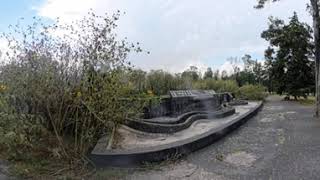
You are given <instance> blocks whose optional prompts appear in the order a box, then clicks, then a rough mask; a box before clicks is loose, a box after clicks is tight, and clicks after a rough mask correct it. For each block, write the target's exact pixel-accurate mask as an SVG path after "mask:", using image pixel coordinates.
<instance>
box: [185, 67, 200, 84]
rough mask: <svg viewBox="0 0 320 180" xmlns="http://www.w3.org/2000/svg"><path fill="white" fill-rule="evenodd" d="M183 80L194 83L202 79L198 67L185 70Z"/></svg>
mask: <svg viewBox="0 0 320 180" xmlns="http://www.w3.org/2000/svg"><path fill="white" fill-rule="evenodd" d="M181 77H182V78H185V79H189V80H192V81H196V80H199V79H200V72H199V69H198V67H196V66H190V67H189V69H187V70H185V71H184V72H183V73H182V74H181Z"/></svg>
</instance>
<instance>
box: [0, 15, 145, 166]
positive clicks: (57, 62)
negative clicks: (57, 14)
mask: <svg viewBox="0 0 320 180" xmlns="http://www.w3.org/2000/svg"><path fill="white" fill-rule="evenodd" d="M119 15H120V14H119V13H117V14H114V15H113V16H112V17H102V16H96V15H95V14H93V13H89V16H88V17H85V18H84V19H83V20H82V21H79V22H76V23H75V24H71V25H60V24H53V25H49V26H45V25H44V26H43V25H42V23H41V21H39V20H36V21H35V23H33V24H32V26H29V27H27V28H26V29H24V28H23V27H19V26H13V28H14V29H13V33H12V34H11V33H9V34H7V35H4V38H6V39H7V40H8V41H9V42H10V44H9V47H10V48H11V52H10V53H8V54H7V56H8V57H7V58H8V60H9V63H7V64H4V65H1V66H0V85H1V89H5V91H4V92H2V94H1V95H2V96H3V99H1V101H3V104H7V105H8V109H11V110H10V112H3V114H0V116H1V117H0V118H1V119H0V130H1V132H0V133H1V135H2V140H1V142H0V143H1V145H0V146H2V147H4V148H7V149H15V150H17V151H20V152H18V154H21V153H26V152H29V150H30V148H31V149H33V147H35V146H37V143H40V142H42V141H40V140H39V139H43V138H47V139H45V140H44V141H45V143H48V142H50V141H51V140H52V138H54V140H53V141H54V142H55V143H53V144H54V145H56V146H57V147H55V149H51V147H50V146H47V149H46V150H45V151H46V152H49V153H51V154H47V155H46V156H48V155H52V156H56V157H58V158H60V159H66V160H68V161H69V162H71V163H72V164H77V163H78V162H82V160H83V159H85V158H84V156H85V155H86V154H87V153H88V150H89V149H90V148H91V147H92V146H93V145H94V144H95V142H96V140H97V138H99V136H100V135H101V134H102V133H106V132H108V131H109V130H110V129H111V128H115V127H116V126H117V124H118V123H120V122H122V121H123V120H124V118H125V117H126V116H127V115H128V114H132V113H134V112H138V111H139V110H140V108H141V103H137V102H138V101H136V100H135V98H136V96H135V95H134V94H132V93H131V92H132V87H131V86H130V84H129V83H128V80H127V79H126V78H124V76H123V73H124V72H128V71H129V67H130V65H129V64H128V63H127V62H126V58H127V56H128V54H129V53H130V52H132V51H134V52H141V49H140V48H139V47H137V45H135V44H131V43H127V42H126V41H125V40H121V41H119V40H117V37H116V34H115V32H114V28H115V27H116V21H117V20H118V18H119ZM61 29H63V30H65V31H67V32H68V34H69V36H62V37H60V36H56V32H59V30H61ZM60 32H61V31H60ZM70 34H71V35H70ZM2 87H5V88H2ZM124 98H127V100H126V101H124V100H123V99H124ZM128 101H130V103H128ZM42 128H43V129H45V130H46V131H47V132H48V133H49V135H47V136H43V134H39V133H42V132H43V130H41V131H40V130H39V129H42ZM44 147H46V146H44ZM8 152H10V151H8ZM29 154H30V153H29ZM79 159H80V161H79Z"/></svg>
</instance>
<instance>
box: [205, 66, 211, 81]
mask: <svg viewBox="0 0 320 180" xmlns="http://www.w3.org/2000/svg"><path fill="white" fill-rule="evenodd" d="M208 78H213V72H212V69H211V68H210V67H209V68H207V71H206V72H205V73H204V75H203V79H208Z"/></svg>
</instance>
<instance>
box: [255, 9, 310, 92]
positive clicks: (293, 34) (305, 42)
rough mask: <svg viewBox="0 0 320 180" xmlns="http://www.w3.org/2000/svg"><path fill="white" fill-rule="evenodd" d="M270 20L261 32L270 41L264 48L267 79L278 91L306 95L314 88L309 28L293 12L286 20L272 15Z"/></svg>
mask: <svg viewBox="0 0 320 180" xmlns="http://www.w3.org/2000/svg"><path fill="white" fill-rule="evenodd" d="M269 20H270V24H269V28H268V29H267V30H265V31H263V32H262V34H261V37H262V38H264V39H265V40H267V41H269V43H270V46H269V47H268V49H267V50H266V51H265V58H266V71H267V72H268V73H269V78H270V79H269V80H270V81H272V82H273V83H274V84H273V88H274V90H275V91H276V92H277V93H279V94H283V93H287V94H288V95H292V96H294V97H298V96H305V94H306V93H307V92H310V91H311V90H312V89H313V88H314V77H315V76H314V61H313V59H312V58H311V57H312V53H313V49H314V46H313V44H312V43H311V40H312V36H311V33H312V30H311V28H310V26H308V25H307V24H305V23H302V22H300V21H299V19H298V16H297V14H296V13H294V15H293V16H292V17H291V18H290V21H289V23H288V24H285V23H284V21H283V20H280V19H277V18H273V17H271V18H270V19H269Z"/></svg>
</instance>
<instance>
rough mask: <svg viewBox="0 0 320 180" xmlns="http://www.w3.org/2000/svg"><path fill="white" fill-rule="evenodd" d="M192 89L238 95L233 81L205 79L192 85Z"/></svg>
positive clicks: (236, 86) (237, 88)
mask: <svg viewBox="0 0 320 180" xmlns="http://www.w3.org/2000/svg"><path fill="white" fill-rule="evenodd" d="M193 88H194V89H213V90H215V91H216V92H231V93H238V90H239V86H238V85H237V83H236V82H235V81H233V80H215V79H205V80H200V81H197V82H195V83H194V87H193Z"/></svg>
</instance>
